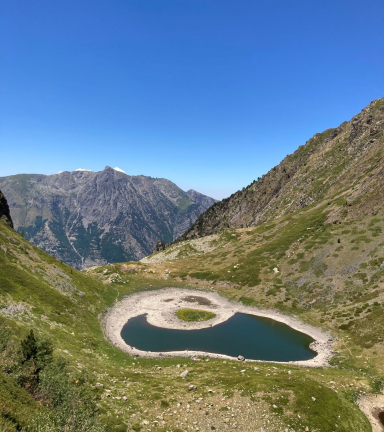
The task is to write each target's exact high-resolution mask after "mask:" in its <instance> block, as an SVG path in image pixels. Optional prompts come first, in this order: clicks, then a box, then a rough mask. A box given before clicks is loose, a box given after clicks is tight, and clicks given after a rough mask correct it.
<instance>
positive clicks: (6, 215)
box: [0, 190, 13, 228]
mask: <svg viewBox="0 0 384 432" xmlns="http://www.w3.org/2000/svg"><path fill="white" fill-rule="evenodd" d="M0 220H2V221H3V222H4V223H5V224H6V225H9V226H10V227H12V228H13V222H12V218H11V213H10V212H9V206H8V203H7V200H6V199H5V196H4V194H3V193H2V192H1V190H0Z"/></svg>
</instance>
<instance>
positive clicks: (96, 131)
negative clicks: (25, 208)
mask: <svg viewBox="0 0 384 432" xmlns="http://www.w3.org/2000/svg"><path fill="white" fill-rule="evenodd" d="M383 29H384V2H383V1H382V0H375V1H373V0H365V1H364V2H362V1H356V0H321V1H309V0H290V1H287V0H259V1H257V0H237V1H234V0H34V1H19V0H2V1H1V3H0V148H1V152H0V176H5V175H11V174H17V173H43V174H49V173H53V172H57V171H62V170H74V169H76V168H79V167H81V168H88V169H91V170H94V171H99V170H102V169H103V168H104V167H105V166H106V165H110V166H112V167H115V166H118V167H120V168H122V169H124V170H125V171H126V172H127V173H128V174H132V175H136V174H144V175H150V176H152V177H165V178H168V179H170V180H172V181H174V182H175V183H177V184H178V185H179V186H180V187H182V188H183V189H189V188H193V189H196V190H198V191H201V192H204V193H206V194H208V195H211V196H213V197H215V198H222V197H225V196H228V195H229V194H231V193H233V192H234V191H236V190H238V189H240V188H242V187H243V186H246V185H247V184H249V183H250V182H252V180H254V179H255V178H257V177H258V176H261V175H262V174H264V173H265V172H267V171H268V170H269V169H270V168H272V167H273V166H274V165H276V164H277V163H279V162H280V161H281V159H283V158H284V157H285V156H286V155H287V154H288V153H292V152H293V151H294V150H295V149H296V148H297V147H298V146H299V145H301V144H304V143H305V141H306V140H307V139H309V138H310V137H311V136H312V135H313V134H314V133H316V132H321V131H322V130H324V129H327V128H329V127H335V126H338V125H339V124H340V123H341V122H343V121H344V120H349V119H350V118H351V117H352V116H353V115H354V114H356V113H358V112H359V111H360V110H361V109H362V108H363V107H364V106H365V105H367V104H368V103H369V102H371V101H372V100H373V99H377V98H379V97H383V96H384V31H383Z"/></svg>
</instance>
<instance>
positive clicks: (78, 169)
mask: <svg viewBox="0 0 384 432" xmlns="http://www.w3.org/2000/svg"><path fill="white" fill-rule="evenodd" d="M75 171H88V172H92V170H89V169H85V168H77V169H75Z"/></svg>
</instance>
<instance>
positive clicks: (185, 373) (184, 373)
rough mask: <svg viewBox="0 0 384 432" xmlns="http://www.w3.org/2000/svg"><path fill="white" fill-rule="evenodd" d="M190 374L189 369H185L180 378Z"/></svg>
mask: <svg viewBox="0 0 384 432" xmlns="http://www.w3.org/2000/svg"><path fill="white" fill-rule="evenodd" d="M188 375H189V372H188V371H187V370H185V371H184V372H182V373H181V374H180V378H182V379H184V378H186V377H187V376H188Z"/></svg>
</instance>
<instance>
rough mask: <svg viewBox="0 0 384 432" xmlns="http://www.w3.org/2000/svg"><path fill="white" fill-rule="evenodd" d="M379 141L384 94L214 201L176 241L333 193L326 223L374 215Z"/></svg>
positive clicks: (380, 175) (382, 195) (380, 198)
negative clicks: (335, 202) (333, 204)
mask: <svg viewBox="0 0 384 432" xmlns="http://www.w3.org/2000/svg"><path fill="white" fill-rule="evenodd" d="M383 144H384V98H383V99H378V100H375V101H373V102H372V103H371V104H369V105H368V106H367V107H366V108H364V109H363V111H362V112H361V113H360V114H358V115H356V116H355V117H353V119H352V120H351V121H349V122H344V123H343V124H341V125H340V126H339V127H338V128H334V129H328V130H326V131H325V132H323V133H317V134H315V135H314V136H313V137H312V138H311V139H310V140H308V141H307V142H306V143H305V145H303V146H300V147H299V148H298V149H297V150H296V151H295V152H294V153H293V154H291V155H288V156H287V157H286V158H285V159H284V160H283V161H282V162H281V163H280V164H279V165H277V166H276V167H274V168H273V169H271V170H270V171H269V172H268V173H267V174H265V175H263V176H262V177H261V178H258V179H257V180H255V181H254V182H252V183H251V184H250V185H249V186H247V187H246V188H243V189H242V190H240V191H238V192H236V193H234V194H233V195H231V196H230V197H229V198H227V199H224V200H222V201H219V202H216V203H215V204H214V205H213V206H212V207H210V208H209V209H208V210H207V211H206V212H204V213H203V214H202V215H201V216H200V217H199V218H198V219H197V221H196V222H195V223H194V225H193V226H192V227H191V228H190V229H189V230H188V231H187V232H186V233H185V234H183V236H181V238H180V239H179V240H186V239H191V238H198V237H203V236H207V235H210V234H215V233H217V232H220V231H223V230H225V229H229V228H231V229H232V228H243V227H244V228H245V227H252V226H256V225H259V224H260V223H263V222H265V221H268V220H271V219H275V218H278V217H280V216H283V215H286V214H289V213H293V212H295V211H297V210H300V209H302V208H304V207H306V206H308V205H311V204H314V203H317V202H319V201H321V200H326V199H332V198H333V197H335V196H337V195H338V194H341V196H343V197H344V198H343V199H341V201H340V204H339V206H338V207H337V208H335V209H334V211H333V213H332V215H331V216H330V218H329V222H332V221H337V220H340V219H346V220H348V219H349V220H352V219H354V218H358V217H361V216H362V214H371V213H374V212H376V211H377V210H378V209H379V208H380V207H381V206H382V205H383V203H384V188H383V187H382V185H383V184H384V163H383V162H384V157H383V155H382V148H383ZM352 203H353V205H352Z"/></svg>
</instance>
